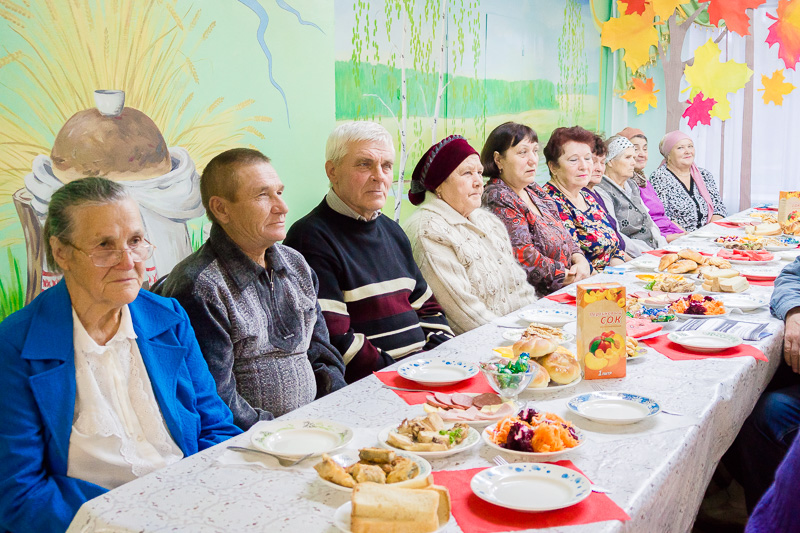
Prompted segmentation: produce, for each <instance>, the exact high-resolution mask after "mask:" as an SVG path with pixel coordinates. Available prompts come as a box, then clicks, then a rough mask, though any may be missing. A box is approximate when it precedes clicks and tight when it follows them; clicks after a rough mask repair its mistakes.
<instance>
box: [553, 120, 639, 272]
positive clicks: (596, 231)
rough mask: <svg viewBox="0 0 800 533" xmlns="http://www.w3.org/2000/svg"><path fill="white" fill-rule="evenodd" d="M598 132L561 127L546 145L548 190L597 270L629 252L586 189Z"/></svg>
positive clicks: (568, 227) (561, 215) (619, 262)
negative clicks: (622, 248) (623, 247)
mask: <svg viewBox="0 0 800 533" xmlns="http://www.w3.org/2000/svg"><path fill="white" fill-rule="evenodd" d="M593 146H594V135H593V134H592V133H591V132H590V131H587V130H585V129H583V128H581V127H580V126H573V127H571V128H557V129H556V130H555V131H553V134H552V135H551V136H550V140H549V141H548V142H547V146H545V147H544V156H545V159H546V160H547V167H548V169H549V170H550V181H549V182H547V185H545V190H546V191H547V192H548V194H550V196H552V197H553V199H554V200H555V201H556V206H557V207H558V212H559V216H560V217H561V221H562V222H563V223H564V226H565V227H566V228H567V229H568V230H569V232H570V233H571V234H572V238H573V239H574V240H575V242H576V243H577V244H578V245H579V246H580V247H581V250H582V251H583V255H585V256H586V259H588V260H589V262H590V263H591V265H592V267H593V268H594V269H595V270H603V269H604V268H605V267H606V266H608V265H612V266H614V265H620V264H622V263H623V262H624V261H625V255H624V252H623V251H622V250H620V241H619V238H617V234H616V232H615V231H614V229H613V228H612V227H611V224H610V223H609V221H608V217H607V215H606V213H605V211H603V209H602V208H601V207H600V204H598V203H597V201H596V200H595V199H594V198H593V197H592V195H591V194H589V193H587V192H585V191H583V190H582V189H583V188H584V187H586V185H587V184H588V183H589V177H590V176H591V174H592V167H593V163H592V148H593Z"/></svg>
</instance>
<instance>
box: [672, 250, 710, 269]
mask: <svg viewBox="0 0 800 533" xmlns="http://www.w3.org/2000/svg"><path fill="white" fill-rule="evenodd" d="M678 257H680V258H681V259H688V260H689V261H694V262H695V263H697V264H698V265H702V264H703V263H704V262H705V260H704V259H703V256H702V254H700V253H699V252H695V251H694V250H690V249H689V248H684V249H683V250H681V251H680V252H678Z"/></svg>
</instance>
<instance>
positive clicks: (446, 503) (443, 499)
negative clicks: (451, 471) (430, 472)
mask: <svg viewBox="0 0 800 533" xmlns="http://www.w3.org/2000/svg"><path fill="white" fill-rule="evenodd" d="M428 490H432V491H435V492H436V494H438V495H439V509H438V511H437V515H438V517H439V527H443V526H444V525H445V524H446V523H448V522H449V521H450V492H449V491H448V490H447V487H443V486H442V485H431V486H430V487H428Z"/></svg>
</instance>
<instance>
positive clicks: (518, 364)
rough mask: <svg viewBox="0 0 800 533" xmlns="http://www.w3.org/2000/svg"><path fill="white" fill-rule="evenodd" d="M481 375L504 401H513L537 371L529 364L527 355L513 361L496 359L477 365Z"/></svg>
mask: <svg viewBox="0 0 800 533" xmlns="http://www.w3.org/2000/svg"><path fill="white" fill-rule="evenodd" d="M479 367H480V369H481V373H483V375H484V377H486V381H488V382H489V385H490V386H491V387H492V388H493V389H494V390H495V392H497V394H499V395H500V396H501V397H502V398H504V399H509V400H514V399H516V398H517V396H519V393H520V392H522V391H523V390H525V388H526V387H527V386H528V385H529V384H530V382H531V380H532V379H533V378H534V376H535V375H536V372H537V370H536V369H534V368H533V366H532V365H531V363H530V357H529V356H528V354H527V353H522V354H520V356H519V357H518V358H517V359H515V360H513V361H508V360H507V359H506V360H502V359H496V360H494V361H487V362H483V363H480V364H479Z"/></svg>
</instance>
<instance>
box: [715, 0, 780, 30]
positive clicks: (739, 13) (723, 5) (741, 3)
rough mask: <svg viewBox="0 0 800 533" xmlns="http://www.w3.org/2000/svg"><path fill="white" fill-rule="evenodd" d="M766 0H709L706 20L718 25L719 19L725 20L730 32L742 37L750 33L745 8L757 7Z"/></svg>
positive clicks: (748, 19)
mask: <svg viewBox="0 0 800 533" xmlns="http://www.w3.org/2000/svg"><path fill="white" fill-rule="evenodd" d="M766 1H767V0H711V3H710V4H709V6H708V20H709V22H711V24H716V25H717V26H719V21H720V19H723V20H725V26H727V27H728V29H729V30H730V31H732V32H736V33H738V34H739V35H741V36H742V37H744V36H745V35H750V17H748V16H747V12H746V10H747V9H750V8H753V9H755V8H757V7H758V6H760V5H761V4H763V3H765V2H766Z"/></svg>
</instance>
